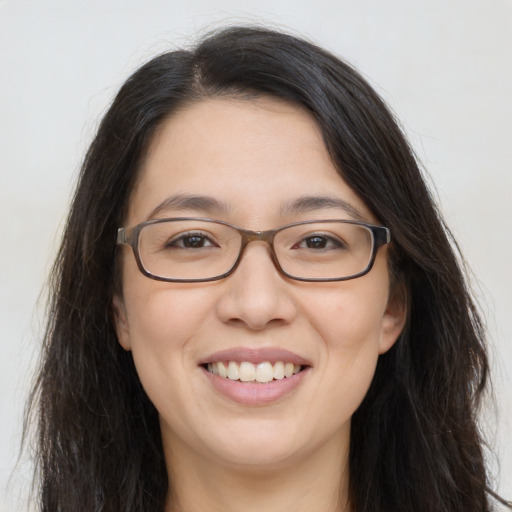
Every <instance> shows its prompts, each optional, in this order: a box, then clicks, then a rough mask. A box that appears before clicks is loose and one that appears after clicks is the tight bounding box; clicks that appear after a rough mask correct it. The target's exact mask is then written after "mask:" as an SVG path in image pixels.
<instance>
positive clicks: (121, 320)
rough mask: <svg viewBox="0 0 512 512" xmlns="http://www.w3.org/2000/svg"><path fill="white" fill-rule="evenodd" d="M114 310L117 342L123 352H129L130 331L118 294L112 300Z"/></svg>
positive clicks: (122, 302)
mask: <svg viewBox="0 0 512 512" xmlns="http://www.w3.org/2000/svg"><path fill="white" fill-rule="evenodd" d="M112 306H113V308H114V324H115V329H116V334H117V341H119V344H120V345H121V346H122V347H123V348H124V349H125V350H131V348H132V347H131V343H130V331H129V329H128V318H127V316H126V308H125V305H124V301H123V299H122V297H120V296H119V295H118V294H116V295H114V298H113V299H112Z"/></svg>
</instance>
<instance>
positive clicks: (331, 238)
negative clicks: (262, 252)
mask: <svg viewBox="0 0 512 512" xmlns="http://www.w3.org/2000/svg"><path fill="white" fill-rule="evenodd" d="M242 243H243V236H242V234H241V233H240V232H239V231H238V230H237V229H236V228H234V227H233V226H229V225H225V224H221V223H217V222H208V221H204V220H169V221H165V222H158V223H154V224H147V225H145V226H143V227H142V229H141V231H140V233H139V246H138V250H139V256H140V259H141V263H142V265H143V267H144V268H145V269H146V271H148V272H149V273H150V274H152V275H153V276H157V277H162V278H167V279H210V278H213V277H217V276H221V275H223V274H225V273H226V272H228V271H229V270H231V268H232V267H233V266H234V265H235V264H236V262H237V260H238V258H239V255H240V251H241V248H242ZM273 247H274V252H275V256H276V259H277V261H278V263H279V265H280V267H281V268H282V270H283V271H284V272H285V273H287V274H289V275H291V276H294V277H299V278H305V279H335V278H344V277H349V276H352V275H356V274H358V273H360V272H362V271H364V270H365V269H366V268H367V266H368V265H369V263H370V260H371V256H372V247H373V235H372V232H371V230H370V229H369V228H367V227H365V226H363V225H360V224H351V223H348V222H318V223H316V222H315V223H305V224H297V225H292V226H288V227H285V228H282V229H280V230H278V231H277V232H276V234H275V236H274V240H273Z"/></svg>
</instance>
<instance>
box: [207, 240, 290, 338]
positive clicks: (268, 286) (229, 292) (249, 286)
mask: <svg viewBox="0 0 512 512" xmlns="http://www.w3.org/2000/svg"><path fill="white" fill-rule="evenodd" d="M224 286H225V287H226V290H225V293H224V294H223V295H222V297H221V298H220V300H219V302H218V304H217V314H218V316H219V318H220V319H221V320H222V321H223V322H225V323H231V324H241V325H244V326H245V327H246V328H248V329H250V330H255V331H257V330H262V329H265V328H267V327H268V326H269V325H271V324H272V325H277V324H280V325H285V324H289V323H290V322H292V321H293V319H294V318H295V316H296V314H297V305H296V302H295V301H294V298H293V293H292V289H291V287H292V286H293V284H291V283H290V282H287V280H286V278H284V277H283V276H282V275H281V274H280V272H279V271H278V270H277V268H276V267H275V265H274V262H273V261H272V257H271V255H270V251H269V248H268V245H267V244H265V243H264V242H252V243H250V244H249V245H248V246H247V247H246V250H245V252H244V254H243V256H242V260H241V261H240V263H239V265H238V267H237V269H236V270H235V271H234V272H233V274H231V275H230V276H229V277H227V278H226V279H225V280H224Z"/></svg>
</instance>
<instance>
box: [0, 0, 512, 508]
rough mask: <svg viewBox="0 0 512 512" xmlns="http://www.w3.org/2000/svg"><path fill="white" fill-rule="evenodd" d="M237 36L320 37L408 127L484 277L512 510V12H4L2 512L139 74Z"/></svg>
mask: <svg viewBox="0 0 512 512" xmlns="http://www.w3.org/2000/svg"><path fill="white" fill-rule="evenodd" d="M222 22H229V23H236V22H263V23H270V24H272V25H274V26H278V27H283V28H286V29H289V30H292V31H294V32H297V33H299V34H303V35H305V36H307V37H310V38H311V39H313V40H315V41H316V42H318V43H319V44H321V45H323V46H325V47H327V48H329V49H330V50H332V51H334V52H335V53H337V54H339V55H342V56H344V57H345V58H347V59H348V60H349V61H350V62H352V63H353V64H355V65H356V66H357V67H358V68H359V69H360V70H361V71H362V72H363V73H364V74H365V75H366V76H367V77H368V78H369V79H370V81H371V82H372V83H373V84H374V85H375V86H376V87H377V90H378V91H379V92H380V93H381V94H382V95H383V96H384V98H385V99H386V100H387V101H388V103H389V104H390V105H391V107H392V109H393V110H394V111H395V112H396V113H397V115H398V117H399V118H400V119H401V121H402V123H403V125H404V128H405V130H406V131H407V133H408V134H409V137H410V139H411V141H412V143H413V145H414V147H415V149H416V151H417V153H418V155H419V157H420V159H421V160H422V162H423V163H424V165H425V167H426V169H427V170H428V172H429V173H430V174H431V176H432V181H433V182H434V183H435V184H436V187H437V195H438V199H439V202H440V204H441V206H442V209H443V211H444V213H445V215H446V217H447V219H448V222H449V224H450V225H451V226H452V228H453V230H454V232H455V234H456V236H457V237H458V239H459V241H460V244H461V246H462V248H463V250H464V252H465V254H466V257H467V260H468V262H469V264H470V266H471V267H472V269H473V271H474V275H475V280H474V287H475V289H476V291H477V295H478V297H479V299H480V300H481V302H482V305H483V309H484V311H485V314H486V316H487V321H488V324H489V329H490V333H491V342H492V347H491V354H492V361H493V368H494V385H495V394H496V397H497V403H498V412H497V413H496V412H495V411H493V410H492V408H490V407H488V409H489V410H488V411H487V412H486V414H485V415H484V419H483V423H484V424H485V425H486V426H487V427H488V428H489V429H490V442H491V445H492V446H494V447H495V449H496V451H497V453H498V459H499V461H500V463H501V479H500V481H499V482H498V483H497V485H499V489H500V491H501V492H502V493H504V494H506V495H507V496H508V498H512V443H511V441H512V435H511V433H512V329H511V322H510V320H511V316H512V230H511V221H512V179H511V175H512V172H511V162H512V121H511V119H512V71H511V63H512V1H511V0H480V1H474V0H407V1H405V0H387V1H382V0H359V1H358V0H337V1H335V0H331V1H330V0H317V1H316V2H313V1H311V0H289V1H286V0H280V1H270V0H245V1H243V0H236V1H235V0H225V1H213V2H208V1H200V0H189V1H179V2H178V1H164V0H146V1H134V0H88V1H87V2H85V1H78V0H61V1H58V0H45V1H39V0H32V1H23V0H0V325H1V331H2V338H1V340H0V344H1V345H0V347H1V356H0V511H2V512H7V511H10V512H12V511H19V510H21V509H22V508H23V507H24V506H25V505H26V504H27V503H26V499H25V496H26V486H27V482H28V481H29V477H30V464H29V463H28V462H27V460H26V459H27V458H26V457H25V458H24V459H22V461H21V462H20V463H19V464H18V465H17V470H16V472H15V473H14V477H13V478H12V479H11V481H10V484H9V478H10V476H11V472H12V471H13V468H14V467H15V465H16V460H17V454H18V447H19V440H20V430H21V413H22V407H23V403H24V401H25V398H26V393H27V390H28V387H29V382H30V380H31V375H32V374H31V371H32V369H33V367H34V362H35V359H36V356H37V343H38V340H39V338H40V335H41V330H42V318H43V315H42V311H43V305H44V295H43V299H40V300H39V302H38V297H39V294H40V292H41V289H42V286H43V283H44V281H45V276H46V275H47V272H48V268H49V265H50V262H51V259H52V256H53V254H54V252H55V249H56V245H57V240H58V237H59V233H60V230H61V228H62V223H63V218H64V216H65V212H66V209H67V206H68V202H69V196H70V192H71V190H72V185H73V182H74V179H75V176H76V171H77V169H78V167H79V165H80V161H81V158H82V156H83V153H84V150H85V148H86V147H87V145H88V143H89V142H90V140H91V138H92V136H93V133H94V130H95V128H96V126H97V121H98V119H99V117H100V115H101V114H102V113H103V112H104V111H105V108H106V106H107V104H108V102H109V101H110V99H111V98H112V95H113V94H114V93H115V91H116V90H117V89H118V87H119V85H120V84H121V83H122V81H123V80H124V79H125V78H126V77H127V75H128V74H129V73H130V72H131V71H132V70H133V69H134V68H135V67H136V66H138V65H140V64H141V63H142V62H143V61H145V60H147V59H148V58H149V57H151V56H153V55H154V54H156V53H158V52H160V51H163V50H165V49H168V48H170V47H172V46H174V45H180V44H182V43H183V42H190V41H191V40H193V35H194V34H196V33H198V32H201V31H204V30H205V29H209V28H212V27H215V26H218V25H220V24H222ZM491 466H492V468H493V471H495V470H496V468H497V461H496V460H494V461H492V462H491ZM8 486H9V490H8Z"/></svg>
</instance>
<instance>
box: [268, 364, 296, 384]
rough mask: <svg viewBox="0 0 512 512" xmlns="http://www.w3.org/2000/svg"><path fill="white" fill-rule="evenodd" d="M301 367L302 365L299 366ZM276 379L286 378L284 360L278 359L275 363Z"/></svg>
mask: <svg viewBox="0 0 512 512" xmlns="http://www.w3.org/2000/svg"><path fill="white" fill-rule="evenodd" d="M299 369H300V366H299ZM274 379H276V380H281V379H284V364H283V362H282V361H278V362H277V363H276V364H275V365H274Z"/></svg>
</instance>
